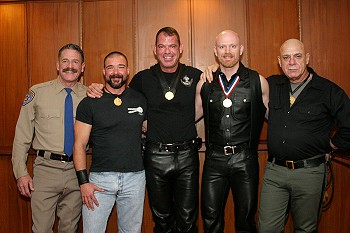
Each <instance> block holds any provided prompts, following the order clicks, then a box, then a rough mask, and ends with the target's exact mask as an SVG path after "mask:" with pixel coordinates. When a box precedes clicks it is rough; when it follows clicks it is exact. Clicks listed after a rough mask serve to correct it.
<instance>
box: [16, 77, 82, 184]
mask: <svg viewBox="0 0 350 233" xmlns="http://www.w3.org/2000/svg"><path fill="white" fill-rule="evenodd" d="M71 95H72V98H73V108H74V109H73V114H74V119H75V113H76V109H77V106H78V104H79V102H80V101H81V100H82V99H83V98H84V97H86V87H85V86H84V85H83V84H81V83H79V82H78V83H76V84H75V85H74V86H73V88H72V92H71ZM66 96H67V92H66V90H64V86H63V85H62V84H61V82H60V81H59V80H58V79H56V80H51V81H48V82H45V83H40V84H37V85H34V86H33V87H31V88H30V90H29V93H28V94H27V95H26V98H25V100H24V101H23V105H22V108H21V111H20V114H19V118H18V121H17V125H16V131H15V138H14V141H13V151H12V166H13V172H14V175H15V177H16V179H18V178H19V177H22V176H25V175H28V171H27V165H26V163H27V157H28V150H29V148H30V146H31V145H32V146H33V148H34V149H35V150H46V151H50V152H53V153H57V154H64V151H63V147H64V102H65V98H66Z"/></svg>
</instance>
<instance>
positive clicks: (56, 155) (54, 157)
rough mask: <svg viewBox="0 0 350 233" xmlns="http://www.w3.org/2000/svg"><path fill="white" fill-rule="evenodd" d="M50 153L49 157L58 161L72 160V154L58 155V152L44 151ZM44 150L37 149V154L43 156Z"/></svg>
mask: <svg viewBox="0 0 350 233" xmlns="http://www.w3.org/2000/svg"><path fill="white" fill-rule="evenodd" d="M46 153H49V154H50V159H52V160H58V161H64V162H71V161H73V156H68V155H60V154H55V153H51V152H46ZM44 155H45V151H44V150H39V151H38V156H41V157H44Z"/></svg>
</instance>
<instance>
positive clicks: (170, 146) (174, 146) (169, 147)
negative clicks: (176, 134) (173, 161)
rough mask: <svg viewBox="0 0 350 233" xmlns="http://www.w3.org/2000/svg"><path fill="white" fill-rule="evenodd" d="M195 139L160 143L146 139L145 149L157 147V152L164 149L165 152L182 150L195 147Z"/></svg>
mask: <svg viewBox="0 0 350 233" xmlns="http://www.w3.org/2000/svg"><path fill="white" fill-rule="evenodd" d="M196 144H197V143H196V140H195V139H194V140H190V141H185V142H175V143H161V142H152V141H147V142H146V148H147V149H151V150H152V149H153V150H154V149H157V150H159V152H161V151H166V152H178V151H182V150H188V149H196Z"/></svg>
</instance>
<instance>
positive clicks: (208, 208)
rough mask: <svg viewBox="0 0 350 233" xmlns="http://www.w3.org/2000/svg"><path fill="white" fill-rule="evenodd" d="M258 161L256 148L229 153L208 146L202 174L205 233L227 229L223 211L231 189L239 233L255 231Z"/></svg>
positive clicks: (219, 232) (221, 231)
mask: <svg viewBox="0 0 350 233" xmlns="http://www.w3.org/2000/svg"><path fill="white" fill-rule="evenodd" d="M258 185H259V163H258V156H257V151H252V150H249V149H245V150H243V151H241V152H240V153H236V154H233V155H229V156H226V155H224V154H223V153H222V152H220V153H219V152H217V151H213V150H211V149H209V150H207V152H206V157H205V162H204V167H203V174H202V196H201V197H202V200H201V204H202V205H201V207H202V208H201V210H202V217H203V224H204V232H205V233H223V232H224V219H225V217H224V213H225V205H226V201H227V197H228V193H229V191H230V189H231V191H232V196H233V200H234V214H235V228H236V232H237V233H242V232H252V233H256V232H257V230H256V224H255V214H256V210H257V204H258Z"/></svg>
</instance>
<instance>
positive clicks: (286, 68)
mask: <svg viewBox="0 0 350 233" xmlns="http://www.w3.org/2000/svg"><path fill="white" fill-rule="evenodd" d="M309 58H310V55H309V54H308V53H306V52H305V48H304V44H303V43H302V42H301V41H300V40H297V39H289V40H286V41H285V42H284V43H283V44H282V45H281V48H280V56H278V63H279V65H280V67H281V68H282V70H283V73H284V74H285V75H286V76H287V77H288V78H289V80H290V81H291V82H293V83H298V82H301V81H303V80H304V79H305V78H306V77H307V75H308V71H307V65H308V63H309Z"/></svg>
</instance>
